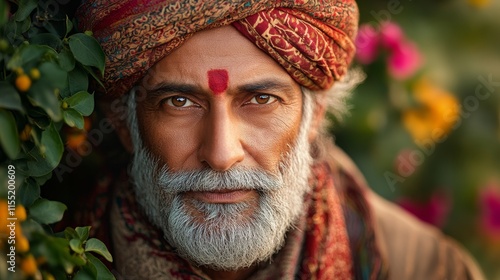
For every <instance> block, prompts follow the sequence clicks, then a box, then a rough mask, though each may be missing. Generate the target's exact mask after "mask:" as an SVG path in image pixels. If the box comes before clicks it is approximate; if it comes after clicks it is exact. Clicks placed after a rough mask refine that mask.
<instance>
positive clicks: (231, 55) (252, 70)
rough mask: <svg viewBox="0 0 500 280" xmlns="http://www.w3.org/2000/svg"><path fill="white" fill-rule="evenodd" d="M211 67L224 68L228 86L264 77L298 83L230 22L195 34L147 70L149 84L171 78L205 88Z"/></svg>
mask: <svg viewBox="0 0 500 280" xmlns="http://www.w3.org/2000/svg"><path fill="white" fill-rule="evenodd" d="M214 70H215V71H218V72H217V73H224V72H227V75H228V83H229V87H231V86H238V84H244V83H248V82H252V81H255V80H259V79H264V78H265V79H275V80H279V81H281V82H286V83H290V84H294V85H295V86H298V84H296V82H295V81H294V80H293V79H292V78H291V77H290V75H289V74H288V73H287V72H286V71H285V70H284V69H283V68H282V67H281V66H280V65H279V64H278V63H277V62H276V61H274V59H272V58H271V57H270V56H269V55H267V54H266V53H264V52H262V51H261V50H260V49H258V48H257V47H256V46H255V45H254V44H253V43H251V42H250V41H249V40H248V39H246V38H245V37H243V36H242V35H241V34H240V33H239V32H238V31H237V30H236V29H234V28H233V27H231V26H225V27H220V28H215V29H211V30H206V31H202V32H198V33H196V34H194V35H193V36H192V37H190V38H189V39H188V40H187V41H186V42H185V43H184V44H183V45H181V46H180V47H179V48H177V49H176V50H174V51H173V52H172V53H170V54H169V55H168V56H166V57H165V58H163V59H162V60H161V61H159V62H158V63H157V64H156V65H155V66H154V67H153V68H152V69H151V70H150V71H149V81H148V85H149V86H151V87H154V85H155V84H158V83H162V82H165V81H171V82H176V83H182V82H185V83H196V84H198V85H200V86H204V87H207V88H208V87H209V77H210V76H211V75H212V76H213V73H214Z"/></svg>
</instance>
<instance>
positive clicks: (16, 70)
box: [14, 67, 24, 76]
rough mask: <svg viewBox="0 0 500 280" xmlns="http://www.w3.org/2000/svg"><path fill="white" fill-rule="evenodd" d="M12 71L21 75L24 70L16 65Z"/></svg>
mask: <svg viewBox="0 0 500 280" xmlns="http://www.w3.org/2000/svg"><path fill="white" fill-rule="evenodd" d="M14 72H16V74H17V75H18V76H21V75H22V74H24V70H23V68H22V67H17V68H16V69H14Z"/></svg>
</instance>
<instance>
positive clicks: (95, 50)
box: [69, 33, 105, 75]
mask: <svg viewBox="0 0 500 280" xmlns="http://www.w3.org/2000/svg"><path fill="white" fill-rule="evenodd" d="M69 48H70V49H71V52H72V53H73V55H74V56H75V59H76V60H77V61H79V62H80V63H82V64H83V65H86V66H94V67H96V68H97V69H99V71H100V72H101V75H104V61H105V56H104V52H103V51H102V48H101V46H100V45H99V43H98V42H97V40H96V39H95V38H93V37H90V36H88V35H85V34H83V33H77V34H73V35H71V36H70V37H69Z"/></svg>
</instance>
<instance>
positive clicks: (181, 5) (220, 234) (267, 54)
mask: <svg viewBox="0 0 500 280" xmlns="http://www.w3.org/2000/svg"><path fill="white" fill-rule="evenodd" d="M79 17H80V19H81V21H82V24H81V25H82V27H83V28H85V29H90V30H92V31H93V32H94V35H95V36H96V37H97V38H98V39H99V40H100V42H101V44H102V45H103V48H104V50H105V52H106V54H107V58H108V60H107V73H106V75H105V84H106V91H107V92H106V93H104V95H105V96H107V97H115V98H117V97H120V99H118V100H123V101H125V102H126V104H127V114H125V115H123V114H122V115H120V114H117V111H119V110H118V108H119V106H117V104H119V102H118V103H117V102H115V101H116V100H115V101H110V102H109V103H107V104H108V105H109V107H106V106H108V105H104V106H105V108H107V111H108V114H109V117H110V118H111V119H113V121H114V123H115V125H116V127H117V132H118V134H119V136H120V138H121V140H122V142H123V144H124V146H125V147H126V148H127V150H128V151H129V152H130V153H131V154H133V159H132V162H131V168H130V172H129V174H128V176H125V177H124V178H123V179H122V180H121V181H119V182H117V183H116V184H115V185H116V186H115V188H114V193H113V199H112V201H111V205H112V206H111V211H110V217H109V219H110V221H111V227H110V231H111V236H112V245H113V249H114V256H115V259H116V263H115V266H116V271H117V275H118V278H120V279H295V278H299V279H387V278H389V279H481V277H482V276H481V273H480V271H479V270H478V269H477V267H476V265H475V264H474V262H473V261H472V260H471V259H470V258H469V257H468V255H467V254H466V253H464V252H463V251H462V250H461V249H460V248H458V246H457V245H455V244H454V243H453V242H452V241H450V240H448V239H446V238H445V237H444V236H442V235H441V234H440V233H439V232H438V231H437V230H435V229H432V228H430V227H428V226H425V225H423V224H421V223H419V222H417V221H416V220H415V219H413V218H411V217H410V216H408V215H407V214H404V213H403V212H402V211H401V210H399V209H398V208H397V207H395V206H393V205H391V204H389V203H388V202H386V201H384V200H382V199H381V198H379V197H378V196H376V195H375V194H373V193H372V192H370V191H369V189H368V188H367V187H366V185H365V183H364V181H363V179H361V178H362V177H361V175H359V174H358V171H357V170H356V169H355V167H353V166H352V163H351V162H350V161H349V160H348V158H347V157H346V156H345V155H343V154H342V152H341V151H339V150H338V149H337V148H335V147H334V146H333V145H332V144H330V142H329V140H328V138H326V137H325V135H324V133H323V132H322V130H321V128H322V126H323V125H324V124H323V122H324V119H325V118H324V114H325V110H326V109H327V107H328V104H329V103H331V104H333V105H337V106H333V107H334V108H333V110H337V111H340V110H341V109H340V107H339V106H338V105H339V104H341V103H342V102H341V100H342V93H339V91H341V90H339V87H340V89H342V87H346V84H347V85H349V83H350V81H349V78H343V77H344V76H345V74H346V73H347V68H348V65H349V63H350V61H351V59H352V56H353V54H354V51H355V50H354V46H353V43H352V42H353V38H354V36H355V34H356V28H357V8H356V4H355V2H354V1H349V0H332V1H297V0H295V1H293V0H288V1H236V0H233V1H188V0H180V1H151V2H148V1H132V0H130V1H111V2H109V1H89V2H84V4H83V6H82V7H81V9H80V15H79ZM354 76H355V75H354ZM351 79H352V75H351ZM335 84H336V85H335ZM332 86H333V87H332ZM344 90H345V88H344ZM104 104H106V103H104ZM113 111H114V112H113Z"/></svg>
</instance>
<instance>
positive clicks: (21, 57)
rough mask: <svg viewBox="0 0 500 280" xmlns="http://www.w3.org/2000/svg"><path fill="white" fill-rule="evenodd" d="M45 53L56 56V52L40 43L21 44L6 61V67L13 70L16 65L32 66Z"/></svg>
mask: <svg viewBox="0 0 500 280" xmlns="http://www.w3.org/2000/svg"><path fill="white" fill-rule="evenodd" d="M47 53H49V54H51V55H54V56H56V55H57V53H56V52H55V51H54V49H52V48H51V47H49V46H41V45H22V46H21V47H19V48H18V49H17V51H16V52H15V53H14V55H13V56H12V58H11V59H10V60H9V63H7V68H8V69H11V70H14V69H16V68H18V67H23V66H27V64H31V65H29V66H32V67H34V66H35V65H36V64H37V63H38V61H40V60H41V59H42V57H43V56H45V55H47Z"/></svg>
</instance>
